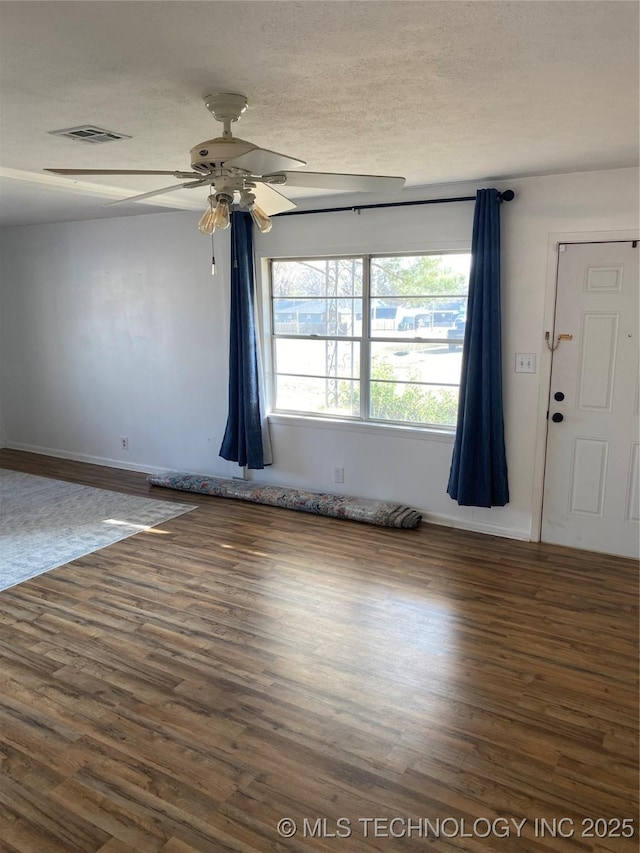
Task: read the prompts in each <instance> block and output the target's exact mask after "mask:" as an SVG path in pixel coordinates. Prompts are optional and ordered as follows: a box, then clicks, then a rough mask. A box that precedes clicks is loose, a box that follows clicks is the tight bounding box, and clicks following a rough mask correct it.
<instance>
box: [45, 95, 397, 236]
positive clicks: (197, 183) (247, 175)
mask: <svg viewBox="0 0 640 853" xmlns="http://www.w3.org/2000/svg"><path fill="white" fill-rule="evenodd" d="M204 103H205V106H206V107H207V109H208V110H209V111H210V112H211V113H212V114H213V117H214V118H215V119H216V120H217V121H219V122H222V125H223V132H222V136H218V137H216V138H215V139H207V140H205V141H204V142H200V143H198V145H196V146H194V147H193V148H192V149H191V171H181V170H177V171H158V170H155V169H142V170H138V169H45V172H52V173H53V174H55V175H173V177H175V178H178V179H180V180H181V181H182V183H179V184H173V185H172V186H170V187H163V188H162V189H158V190H152V191H151V192H147V193H142V194H140V195H135V196H131V197H130V198H125V199H119V200H118V201H115V202H110V204H122V203H123V202H129V201H141V200H142V199H145V198H151V197H152V196H155V195H162V194H163V193H169V192H173V191H175V190H179V189H187V188H192V187H206V186H209V187H210V188H211V190H210V195H209V206H208V208H207V210H206V211H205V212H204V214H203V216H202V218H201V220H200V223H199V226H198V227H199V228H200V231H201V232H202V233H203V234H213V232H214V231H215V230H216V229H218V228H227V227H228V226H229V223H230V211H229V208H230V205H231V204H233V203H234V202H235V203H237V204H238V205H239V207H240V208H242V209H245V210H248V211H249V212H250V213H251V216H252V218H253V221H254V222H255V224H256V225H257V227H258V228H259V229H260V231H262V232H266V231H269V230H270V229H271V220H270V219H269V216H273V215H274V214H276V213H281V212H283V211H285V210H290V209H291V208H294V207H295V206H296V205H295V204H294V203H293V202H292V201H291V200H290V199H288V198H286V197H285V196H283V195H282V194H281V193H279V192H278V191H277V190H275V189H274V187H276V186H277V187H287V186H289V187H309V188H313V189H328V190H346V191H351V192H397V191H399V190H401V189H402V187H403V186H404V181H405V179H404V178H401V177H392V176H387V175H351V174H337V173H331V172H301V171H291V170H292V169H296V170H297V169H299V168H300V167H301V166H305V165H306V162H305V161H304V160H298V159H297V158H295V157H288V156H286V155H284V154H278V153H277V152H275V151H270V150H269V149H267V148H260V147H259V146H258V145H254V144H253V143H252V142H247V141H246V140H244V139H240V138H239V137H236V136H233V135H232V133H231V124H232V122H234V121H238V119H239V118H240V116H241V115H242V113H243V112H244V111H245V110H246V108H247V99H246V98H245V97H244V95H235V94H230V93H222V94H212V95H207V97H206V98H205V101H204ZM258 203H259V205H258Z"/></svg>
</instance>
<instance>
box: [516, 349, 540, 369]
mask: <svg viewBox="0 0 640 853" xmlns="http://www.w3.org/2000/svg"><path fill="white" fill-rule="evenodd" d="M535 372H536V354H535V353H534V352H517V353H516V373H535Z"/></svg>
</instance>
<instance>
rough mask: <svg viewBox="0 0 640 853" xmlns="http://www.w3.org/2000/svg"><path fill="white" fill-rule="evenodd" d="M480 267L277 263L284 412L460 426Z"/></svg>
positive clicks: (404, 260)
mask: <svg viewBox="0 0 640 853" xmlns="http://www.w3.org/2000/svg"><path fill="white" fill-rule="evenodd" d="M470 261H471V256H470V255H469V254H467V253H464V254H463V253H451V254H424V255H411V256H406V255H399V256H393V257H390V256H373V255H366V256H360V257H341V258H307V259H296V260H275V259H274V260H272V261H271V264H270V268H271V275H270V287H271V292H270V296H271V330H272V335H271V346H272V363H273V377H274V379H273V387H272V389H271V391H272V401H273V409H274V411H276V412H287V413H299V414H312V415H315V416H321V417H327V418H341V419H344V418H349V419H354V420H361V421H375V422H385V423H390V422H391V423H400V424H414V425H420V426H425V425H427V426H428V425H432V426H437V427H453V426H455V423H456V417H457V409H458V389H459V384H460V368H461V364H462V342H463V339H464V329H465V323H466V314H467V294H468V284H469V267H470Z"/></svg>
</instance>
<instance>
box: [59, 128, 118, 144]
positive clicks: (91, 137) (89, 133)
mask: <svg viewBox="0 0 640 853" xmlns="http://www.w3.org/2000/svg"><path fill="white" fill-rule="evenodd" d="M49 133H52V134H53V135H54V136H66V137H68V138H69V139H76V140H78V141H79V142H91V143H97V142H113V141H114V140H115V139H131V137H130V136H127V135H126V134H125V133H114V132H113V131H112V130H103V129H102V128H101V127H94V126H93V125H92V124H85V125H82V126H81V127H67V128H65V129H64V130H50V131H49Z"/></svg>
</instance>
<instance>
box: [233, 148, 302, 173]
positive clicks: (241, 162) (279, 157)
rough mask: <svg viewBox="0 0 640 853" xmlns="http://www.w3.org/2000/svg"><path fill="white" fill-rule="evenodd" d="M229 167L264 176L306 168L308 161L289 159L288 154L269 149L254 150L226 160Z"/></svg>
mask: <svg viewBox="0 0 640 853" xmlns="http://www.w3.org/2000/svg"><path fill="white" fill-rule="evenodd" d="M224 165H225V168H226V167H227V166H229V167H231V168H236V169H244V170H245V171H247V172H251V174H252V175H264V173H265V172H279V171H280V169H298V168H299V167H300V166H306V165H307V162H306V160H297V159H296V158H295V157H287V155H286V154H278V152H277V151H269V150H268V149H267V148H254V149H252V150H251V151H247V153H246V154H241V155H240V156H239V157H234V158H233V160H225V163H224Z"/></svg>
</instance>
